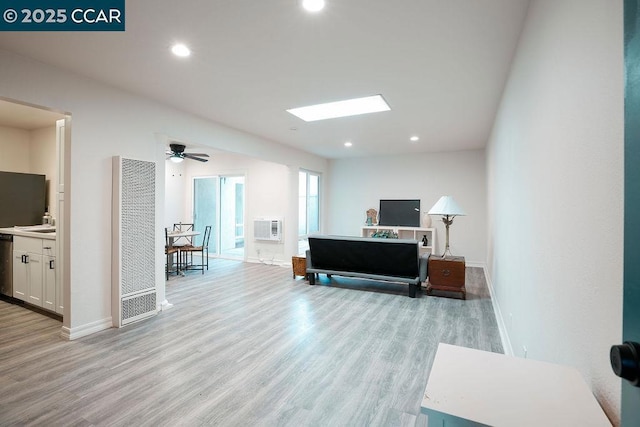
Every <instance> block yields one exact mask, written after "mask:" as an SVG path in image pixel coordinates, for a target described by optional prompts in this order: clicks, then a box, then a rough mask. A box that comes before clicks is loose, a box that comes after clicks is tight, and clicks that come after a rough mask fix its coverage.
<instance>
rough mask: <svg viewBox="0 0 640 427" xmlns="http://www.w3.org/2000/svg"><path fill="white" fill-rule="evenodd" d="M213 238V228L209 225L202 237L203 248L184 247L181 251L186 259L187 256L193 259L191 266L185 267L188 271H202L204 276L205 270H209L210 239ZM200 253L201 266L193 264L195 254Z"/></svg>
mask: <svg viewBox="0 0 640 427" xmlns="http://www.w3.org/2000/svg"><path fill="white" fill-rule="evenodd" d="M210 236H211V226H210V225H207V226H206V227H205V228H204V236H203V237H202V245H201V246H184V247H183V248H182V249H180V252H181V253H184V255H185V259H186V258H187V255H189V256H190V257H191V263H190V264H189V265H185V267H184V268H185V269H186V270H202V274H204V269H205V268H206V269H207V270H209V237H210ZM194 252H195V253H198V252H200V259H201V261H200V264H193V254H194Z"/></svg>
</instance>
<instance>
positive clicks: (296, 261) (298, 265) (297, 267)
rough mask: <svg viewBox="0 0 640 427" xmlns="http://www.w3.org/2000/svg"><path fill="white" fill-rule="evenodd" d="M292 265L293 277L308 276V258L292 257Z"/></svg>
mask: <svg viewBox="0 0 640 427" xmlns="http://www.w3.org/2000/svg"><path fill="white" fill-rule="evenodd" d="M291 265H292V266H293V278H294V279H295V278H296V276H305V277H306V276H307V259H306V258H305V257H303V256H302V257H301V256H293V257H291Z"/></svg>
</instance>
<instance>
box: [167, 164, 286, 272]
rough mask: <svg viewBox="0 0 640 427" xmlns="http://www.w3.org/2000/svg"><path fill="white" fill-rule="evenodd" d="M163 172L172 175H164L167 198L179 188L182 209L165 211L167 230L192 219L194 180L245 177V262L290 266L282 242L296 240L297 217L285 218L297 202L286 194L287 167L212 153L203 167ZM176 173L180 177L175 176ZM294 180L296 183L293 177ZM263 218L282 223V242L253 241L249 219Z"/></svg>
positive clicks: (182, 166) (179, 166) (183, 166)
mask: <svg viewBox="0 0 640 427" xmlns="http://www.w3.org/2000/svg"><path fill="white" fill-rule="evenodd" d="M174 166H175V167H174ZM167 170H171V171H172V172H171V173H170V174H167V180H168V182H169V183H170V184H167V197H169V194H171V193H170V192H169V188H170V187H171V188H174V187H175V186H181V188H179V189H178V191H180V192H181V193H182V194H183V196H182V203H183V205H182V206H181V207H182V209H181V210H180V211H179V212H177V211H176V210H175V208H173V207H170V208H168V209H167V213H168V214H169V215H172V216H165V223H166V224H167V226H171V225H173V224H174V223H175V222H178V221H183V222H190V221H191V219H192V218H193V178H194V177H203V176H220V175H242V176H244V177H245V221H244V223H245V259H247V260H249V261H258V260H263V261H265V262H273V263H288V264H290V263H291V256H292V255H294V254H295V252H294V253H290V252H288V251H287V250H286V244H285V242H286V241H287V239H288V238H289V237H290V236H293V238H294V239H297V217H295V216H293V217H292V216H291V215H289V204H297V198H294V199H291V197H290V194H289V192H288V191H287V189H288V188H289V187H290V186H291V183H290V179H291V176H292V175H291V174H290V168H289V167H288V166H285V165H283V164H278V163H274V162H267V161H263V160H259V159H255V158H252V157H249V156H244V155H237V154H233V153H228V152H216V153H215V154H212V155H211V157H210V159H209V161H208V162H207V163H200V162H194V161H184V162H182V163H179V164H177V165H176V164H175V163H171V162H167ZM180 171H182V175H183V176H179V175H180ZM294 177H295V178H296V180H297V175H294ZM296 183H297V181H296ZM167 204H168V203H167ZM267 217H277V218H281V219H283V221H284V235H285V238H284V240H283V241H282V242H259V241H258V242H257V241H254V240H253V219H254V218H267ZM257 250H259V251H260V254H258V253H257Z"/></svg>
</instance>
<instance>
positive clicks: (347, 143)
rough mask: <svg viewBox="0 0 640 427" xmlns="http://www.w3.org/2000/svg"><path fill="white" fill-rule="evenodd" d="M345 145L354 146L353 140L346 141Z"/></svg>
mask: <svg viewBox="0 0 640 427" xmlns="http://www.w3.org/2000/svg"><path fill="white" fill-rule="evenodd" d="M344 146H345V147H351V146H353V144H352V143H351V141H347V142H345V143H344Z"/></svg>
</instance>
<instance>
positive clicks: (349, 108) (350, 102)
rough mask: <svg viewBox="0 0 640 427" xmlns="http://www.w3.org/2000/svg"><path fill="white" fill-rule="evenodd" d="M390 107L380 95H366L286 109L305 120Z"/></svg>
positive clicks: (381, 109) (375, 110)
mask: <svg viewBox="0 0 640 427" xmlns="http://www.w3.org/2000/svg"><path fill="white" fill-rule="evenodd" d="M389 110H391V108H390V107H389V105H388V104H387V103H386V102H385V100H384V98H383V97H382V95H373V96H366V97H364V98H354V99H347V100H345V101H336V102H328V103H326V104H317V105H309V106H308V107H299V108H292V109H289V110H287V111H288V112H289V113H291V114H293V115H294V116H296V117H299V118H301V119H302V120H304V121H305V122H315V121H316V120H325V119H335V118H337V117H348V116H357V115H359V114H367V113H377V112H379V111H389Z"/></svg>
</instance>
